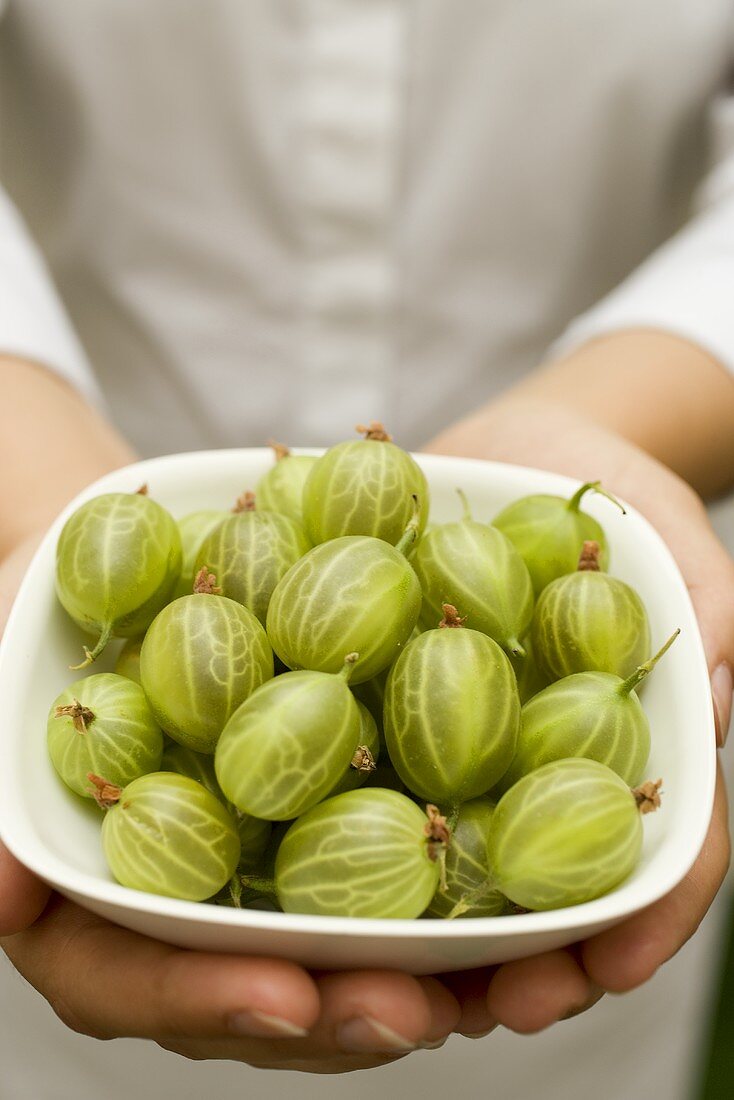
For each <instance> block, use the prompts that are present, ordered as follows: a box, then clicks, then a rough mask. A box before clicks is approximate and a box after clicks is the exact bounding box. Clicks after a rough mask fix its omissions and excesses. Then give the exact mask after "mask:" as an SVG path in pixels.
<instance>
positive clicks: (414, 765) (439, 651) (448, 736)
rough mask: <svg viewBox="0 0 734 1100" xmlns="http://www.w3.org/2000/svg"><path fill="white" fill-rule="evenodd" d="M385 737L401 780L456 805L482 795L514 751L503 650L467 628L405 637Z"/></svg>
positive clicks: (514, 721) (513, 697)
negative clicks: (407, 641) (406, 638)
mask: <svg viewBox="0 0 734 1100" xmlns="http://www.w3.org/2000/svg"><path fill="white" fill-rule="evenodd" d="M384 722H385V742H386V744H387V750H388V752H389V754H390V759H391V761H392V763H393V765H394V767H395V770H396V771H397V773H398V775H399V776H400V778H401V779H402V780H403V782H404V783H405V785H406V786H407V787H408V788H409V789H410V790H411V791H414V792H415V793H416V794H417V795H419V796H420V797H421V798H423V799H425V800H427V801H428V802H436V803H438V804H439V805H449V806H455V805H459V804H460V803H462V802H466V801H468V800H469V799H471V798H476V797H477V796H478V795H481V794H485V793H486V792H487V791H488V790H489V789H490V787H492V786H494V784H495V783H496V782H497V780H498V779H499V778H500V776H502V775H503V774H504V772H505V771H506V769H507V768H508V766H509V764H510V761H511V760H512V757H513V755H514V752H515V746H516V744H517V733H518V728H519V725H520V699H519V696H518V694H517V686H516V683H515V674H514V673H513V671H512V666H511V665H510V662H509V660H508V659H507V657H506V655H505V654H504V653H503V652H502V650H501V648H500V647H499V646H498V645H497V643H496V642H494V641H492V639H491V638H488V637H487V635H486V634H480V633H479V631H477V630H468V629H467V628H466V627H459V628H458V629H451V628H448V629H442V630H428V631H426V632H425V633H424V634H421V635H420V636H419V637H418V638H415V639H414V640H413V641H412V642H409V643H408V645H407V646H406V647H405V650H404V651H403V652H402V653H401V655H400V656H399V657H398V659H397V661H396V662H395V664H394V665H393V666H392V668H391V670H390V675H389V676H388V678H387V686H386V688H385V710H384Z"/></svg>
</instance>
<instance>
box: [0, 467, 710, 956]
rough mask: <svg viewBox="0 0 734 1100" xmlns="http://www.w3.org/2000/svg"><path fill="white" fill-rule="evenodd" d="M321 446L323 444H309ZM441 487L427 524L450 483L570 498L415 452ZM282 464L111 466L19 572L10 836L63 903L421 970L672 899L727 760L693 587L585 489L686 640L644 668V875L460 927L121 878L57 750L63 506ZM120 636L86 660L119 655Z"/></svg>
mask: <svg viewBox="0 0 734 1100" xmlns="http://www.w3.org/2000/svg"><path fill="white" fill-rule="evenodd" d="M306 453H314V454H318V453H319V452H316V451H313V452H306ZM415 457H416V459H417V461H418V462H419V463H420V465H421V466H422V467H423V469H424V471H425V474H426V476H427V478H428V481H429V484H430V487H431V519H432V521H434V522H436V521H438V522H447V521H449V520H453V519H456V518H458V517H459V516H460V514H461V506H460V503H459V500H458V498H457V495H456V491H455V490H456V488H457V487H461V488H462V489H463V490H464V491H465V492H466V494H467V496H468V498H469V501H470V503H471V505H472V509H473V513H474V515H475V517H476V518H478V519H483V520H486V521H489V520H490V519H491V518H492V517H493V516H494V515H495V513H496V512H497V511H498V510H499V509H500V508H502V507H503V506H504V505H506V504H508V503H509V502H510V501H512V500H514V499H516V498H518V497H521V496H524V495H526V494H529V493H557V494H560V495H562V496H570V495H571V493H572V492H573V491H574V490H575V489H576V488H577V483H576V482H574V481H572V480H570V479H569V478H566V477H561V476H560V475H556V474H550V473H547V472H545V471H541V470H534V469H530V468H526V467H520V466H509V465H504V464H500V463H492V462H482V461H477V460H468V459H458V458H444V457H441V456H435V455H416V456H415ZM271 464H272V455H271V452H270V451H269V450H265V449H249V450H226V451H207V452H198V453H192V454H179V455H169V456H165V457H162V458H156V459H150V460H148V461H145V462H140V463H137V464H135V465H133V466H128V467H126V468H124V469H121V470H117V471H115V472H114V473H112V474H109V475H108V476H106V477H104V478H102V479H101V480H99V481H97V482H96V483H95V484H93V485H91V486H89V487H88V488H87V489H85V490H84V492H82V493H81V494H80V495H79V496H78V497H77V498H76V500H74V501H72V503H71V504H69V506H68V507H67V508H66V510H65V511H64V512H63V513H62V515H60V516H59V518H58V519H57V520H56V522H55V523H54V524H53V526H52V527H51V529H50V530H49V532H48V534H47V535H46V537H45V539H44V541H43V543H42V544H41V546H40V547H39V549H38V551H37V553H36V555H35V558H34V559H33V562H32V564H31V566H30V568H29V570H28V573H27V574H26V577H25V579H24V581H23V584H22V586H21V588H20V591H19V593H18V597H17V599H16V602H15V605H14V607H13V610H12V613H11V616H10V619H9V622H8V625H7V629H6V631H5V636H4V638H3V642H2V646H1V647H0V697H2V700H3V717H4V721H3V725H2V733H0V836H2V838H3V841H4V842H5V844H6V845H7V847H8V848H9V849H10V850H11V851H12V852H13V853H14V855H15V856H16V857H17V858H18V859H19V860H20V861H21V862H22V863H24V864H25V865H26V866H27V867H29V868H30V869H31V870H32V871H34V872H35V873H36V874H37V875H38V876H40V877H41V878H42V879H44V880H45V881H46V882H48V883H49V884H50V885H51V886H53V887H54V888H55V889H56V890H58V891H59V892H60V893H62V894H64V895H65V896H66V897H68V898H71V899H72V900H74V901H76V902H78V903H79V904H80V905H83V906H85V907H86V908H87V909H90V910H92V911H93V912H95V913H97V914H100V915H101V916H103V917H106V918H108V919H109V920H111V921H115V922H117V923H118V924H121V925H124V926H126V927H128V928H131V929H134V930H135V931H138V932H141V933H144V934H146V935H149V936H153V937H156V938H158V939H161V940H165V941H167V942H169V943H172V944H177V945H179V946H182V947H188V948H194V949H199V950H205V951H226V952H239V953H247V954H256V955H271V956H280V957H285V958H289V959H293V960H295V961H297V962H300V963H303V964H305V965H308V966H312V967H318V968H326V969H344V968H349V967H352V966H354V965H359V967H374V966H376V967H390V968H395V969H401V970H404V971H407V972H410V973H413V974H428V973H439V972H442V971H448V970H462V969H468V968H471V967H476V966H484V965H487V964H491V963H498V962H503V961H506V960H508V959H513V958H520V957H523V956H526V955H532V954H536V953H538V952H540V951H546V950H550V949H553V948H557V947H561V946H563V945H565V944H569V943H573V942H575V941H577V940H580V939H584V938H585V937H587V936H589V935H591V934H592V933H595V932H599V931H601V930H602V929H604V928H607V927H609V926H611V925H613V924H615V923H617V922H618V921H621V920H623V919H625V918H626V917H629V916H630V915H631V914H633V913H635V912H637V911H638V910H640V909H642V908H644V907H645V906H648V905H650V904H651V903H652V902H654V901H656V900H657V899H659V898H661V897H662V896H663V895H664V894H666V893H668V891H670V890H671V889H672V888H673V887H674V886H675V885H676V884H677V883H678V882H680V880H681V879H682V878H683V877H684V875H685V874H686V872H687V871H688V870H689V868H690V867H691V865H692V864H693V862H694V860H695V859H696V856H697V855H698V852H699V850H700V848H701V845H702V844H703V841H704V837H705V835H706V830H707V827H708V823H709V820H710V817H711V810H712V805H713V792H714V781H715V770H716V752H715V736H714V720H713V710H712V703H711V692H710V686H709V678H708V672H707V667H706V660H705V656H704V652H703V646H702V643H701V638H700V635H699V631H698V626H697V623H696V619H695V615H694V612H693V607H692V605H691V601H690V599H689V596H688V591H687V589H686V585H685V583H684V581H683V578H682V577H681V575H680V572H679V571H678V568H677V566H676V564H675V562H674V560H673V558H672V556H671V554H670V551H669V550H668V549H667V547H666V546H665V544H664V543H663V541H662V540H661V538H660V537H659V535H658V534H657V533H656V532H655V531H654V529H653V528H652V527H651V526H650V524H649V523H648V522H647V521H646V520H645V519H644V518H643V517H642V516H641V515H639V514H638V513H637V512H635V511H634V510H633V509H631V508H630V509H628V511H627V514H626V515H622V514H621V513H620V512H619V511H618V510H617V509H616V508H614V507H613V506H612V505H611V504H609V502H608V501H605V500H604V499H603V498H600V497H593V496H591V495H590V496H589V497H587V498H585V501H584V506H585V508H586V509H587V510H588V511H589V512H590V513H591V514H592V515H594V516H595V517H596V518H597V519H599V520H600V521H601V522H602V523H603V525H604V527H605V530H606V532H607V535H608V538H609V544H610V548H611V571H612V572H613V573H614V574H615V575H616V576H619V577H621V578H622V579H623V580H625V581H627V582H628V583H629V584H631V585H633V586H634V587H635V588H636V589H637V591H638V592H639V593H640V595H641V596H642V599H643V600H644V602H645V605H646V607H647V610H648V614H649V617H650V625H651V631H652V639H653V649H656V648H657V647H658V646H659V645H660V644H661V643H662V641H663V640H664V639H665V638H667V637H668V636H669V635H670V634H671V633H672V632H673V630H674V629H675V628H676V627H680V628H681V635H680V638H679V639H678V640H677V641H676V643H675V645H674V646H673V648H672V649H671V650H670V652H669V653H668V654H667V655H666V657H665V660H664V661H662V662H661V663H660V665H659V666H658V668H657V669H656V671H655V674H654V676H651V677H650V680H649V682H648V683H647V684H646V687H645V692H644V706H645V710H646V712H647V714H648V717H649V719H650V724H651V734H652V751H651V755H650V761H649V765H648V777H650V778H658V776H662V777H663V779H664V797H663V806H662V809H661V810H660V811H659V812H658V813H657V814H654V815H651V816H649V817H646V818H645V823H644V834H645V839H644V846H643V852H642V858H641V861H640V863H639V866H638V867H637V869H636V870H635V872H634V874H633V875H632V876H631V877H630V878H629V879H628V880H627V881H626V882H625V883H623V885H622V886H620V887H618V888H617V889H616V890H614V891H613V892H611V893H610V894H607V895H605V896H604V897H601V898H598V899H596V900H595V901H591V902H587V903H585V904H583V905H577V906H573V907H570V908H567V909H558V910H553V911H551V912H543V913H527V914H521V915H516V916H507V917H488V918H485V917H480V918H472V919H466V920H457V921H442V920H415V921H407V920H366V919H354V918H349V919H347V918H338V917H318V916H300V915H298V914H283V913H274V912H264V911H259V910H247V909H243V910H236V909H229V908H223V907H220V906H215V905H206V904H202V903H196V902H188V901H179V900H176V899H172V898H166V897H159V896H157V895H153V894H146V893H141V892H138V891H135V890H131V889H128V888H126V887H124V886H120V885H119V884H118V883H116V882H114V881H113V880H112V878H111V875H110V873H109V871H108V869H107V865H106V863H105V860H104V857H103V854H102V847H101V842H100V827H99V826H100V815H99V811H98V810H97V809H96V807H95V806H94V805H93V804H91V802H90V803H88V802H87V801H86V800H84V799H80V798H78V797H76V796H75V795H73V794H72V793H71V792H70V791H68V790H67V789H66V788H65V787H64V785H63V784H62V783H61V781H60V780H59V779H58V777H57V776H56V774H55V772H54V770H53V768H52V766H51V763H50V760H49V757H48V753H47V750H46V719H47V714H48V709H49V707H50V705H51V702H52V701H53V699H54V698H55V697H56V695H57V694H58V693H59V692H60V691H61V690H62V689H63V688H64V687H65V686H66V685H67V684H68V683H70V682H71V681H72V680H73V679H74V674H73V673H71V672H70V671H69V668H68V666H69V664H71V663H72V662H73V660H74V659H75V658H76V656H77V655H78V654H79V653H80V651H81V650H80V647H81V644H82V636H81V634H80V632H79V631H78V629H77V628H76V627H75V626H74V624H73V623H72V622H71V621H70V620H69V619H68V617H67V616H66V614H65V612H64V611H63V609H62V608H61V606H60V604H59V602H58V600H57V599H56V595H55V590H54V563H55V549H56V542H57V540H58V537H59V533H60V531H61V528H62V526H63V524H64V522H65V521H66V519H67V518H68V516H69V515H70V514H71V513H72V512H73V511H74V510H75V509H76V508H78V507H79V505H80V504H82V503H83V502H84V501H86V500H89V499H90V498H91V497H93V496H97V495H98V494H100V493H106V492H116V491H122V492H129V491H133V490H135V489H137V488H138V487H139V486H140V485H141V484H142V483H143V482H147V484H148V485H149V486H150V490H151V494H152V496H153V497H154V498H155V499H156V500H158V501H160V503H162V504H163V505H165V506H166V507H167V508H168V509H169V510H170V511H171V512H172V514H173V515H174V516H176V517H180V516H182V515H185V514H186V513H187V512H192V511H195V510H197V509H201V508H218V507H221V508H227V507H229V505H230V504H231V502H232V500H234V499H235V498H236V497H237V496H238V495H239V493H240V492H241V491H242V490H243V488H247V487H250V486H254V485H255V484H256V482H257V480H258V479H259V478H260V476H261V475H262V474H263V473H264V472H265V471H266V469H268V467H269V466H270V465H271ZM117 648H118V646H117V645H116V646H114V647H113V646H112V645H111V646H110V647H109V653H107V654H105V655H104V656H103V658H101V659H100V660H99V661H98V662H97V663H96V664H95V666H94V670H93V671H105V670H107V669H109V668H111V667H112V663H113V661H114V656H115V652H116V649H117Z"/></svg>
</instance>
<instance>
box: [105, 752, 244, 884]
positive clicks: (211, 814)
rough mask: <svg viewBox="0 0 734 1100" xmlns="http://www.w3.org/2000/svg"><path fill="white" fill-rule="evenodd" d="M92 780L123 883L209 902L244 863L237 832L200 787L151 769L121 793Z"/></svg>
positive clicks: (109, 854)
mask: <svg viewBox="0 0 734 1100" xmlns="http://www.w3.org/2000/svg"><path fill="white" fill-rule="evenodd" d="M89 779H90V781H91V782H92V783H93V784H94V786H95V788H96V795H95V797H96V798H97V802H98V803H99V805H100V806H101V807H102V808H103V809H105V810H107V813H106V814H105V819H104V821H103V822H102V848H103V850H104V854H105V858H106V860H107V863H108V866H109V868H110V871H111V872H112V874H113V875H114V877H115V878H116V879H117V881H118V882H119V883H121V885H122V886H128V887H130V889H132V890H146V891H147V892H148V893H150V894H162V895H164V896H165V897H169V898H183V899H186V900H188V901H204V900H205V899H206V898H211V897H213V896H214V894H216V893H218V891H219V890H221V889H222V887H223V886H224V885H225V884H226V883H227V882H229V880H230V879H231V878H232V875H233V874H234V872H235V870H236V868H237V864H238V862H239V858H240V839H239V836H238V835H237V828H236V825H235V823H234V821H233V820H232V817H231V815H230V814H228V813H227V811H226V810H225V808H224V806H223V805H222V804H221V802H220V801H219V800H218V799H217V798H215V797H214V795H213V794H211V792H210V791H208V790H207V789H206V787H204V786H203V785H202V784H201V783H197V781H196V780H195V779H190V778H189V777H188V776H186V775H175V774H174V773H172V772H153V773H152V774H151V775H144V776H141V778H140V779H135V780H133V782H132V783H129V784H127V785H126V786H125V787H124V788H121V787H119V786H117V785H114V784H111V783H108V782H107V781H106V780H105V779H104V778H102V777H100V776H97V775H92V774H90V776H89Z"/></svg>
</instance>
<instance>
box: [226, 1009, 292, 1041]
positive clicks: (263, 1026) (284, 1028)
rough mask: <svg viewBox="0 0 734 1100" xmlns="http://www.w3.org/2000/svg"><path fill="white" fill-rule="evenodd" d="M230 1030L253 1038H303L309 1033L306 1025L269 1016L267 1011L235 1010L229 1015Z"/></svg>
mask: <svg viewBox="0 0 734 1100" xmlns="http://www.w3.org/2000/svg"><path fill="white" fill-rule="evenodd" d="M229 1030H230V1031H233V1032H234V1034H235V1035H248V1036H250V1038H252V1039H303V1038H305V1037H306V1035H308V1031H307V1030H306V1028H305V1027H299V1026H298V1024H294V1023H292V1022H291V1021H290V1020H284V1019H283V1018H282V1017H281V1016H269V1015H268V1013H267V1012H254V1011H250V1012H235V1013H234V1014H233V1015H232V1016H230V1017H229Z"/></svg>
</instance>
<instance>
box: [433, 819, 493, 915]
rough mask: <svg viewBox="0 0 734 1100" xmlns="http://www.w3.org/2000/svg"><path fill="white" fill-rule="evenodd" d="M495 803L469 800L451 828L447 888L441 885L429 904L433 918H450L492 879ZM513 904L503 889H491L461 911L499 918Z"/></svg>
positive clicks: (463, 913)
mask: <svg viewBox="0 0 734 1100" xmlns="http://www.w3.org/2000/svg"><path fill="white" fill-rule="evenodd" d="M494 808H495V803H494V802H492V801H491V799H489V798H475V799H473V800H472V801H471V802H465V803H464V805H463V806H462V807H461V809H460V810H459V816H458V818H457V820H456V823H455V824H454V827H453V829H452V831H451V843H450V845H449V847H448V850H447V852H446V889H445V890H443V889H441V887H439V889H438V890H436V893H435V894H434V895H433V899H432V901H431V904H430V905H429V906H428V916H429V917H443V918H446V917H448V915H449V913H451V911H452V910H453V908H454V906H456V905H459V904H461V903H462V902H463V901H464V900H465V899H467V901H468V898H469V896H470V895H472V894H474V893H475V892H476V891H480V890H481V889H482V887H483V886H484V885H485V884H486V883H487V880H488V879H489V878H490V875H491V870H490V866H489V855H488V851H487V837H488V836H489V827H490V824H491V822H492V817H493V815H494ZM508 908H509V903H508V901H507V898H506V897H505V896H504V894H501V893H500V892H499V890H493V889H488V890H487V891H486V893H482V895H481V897H478V898H477V900H476V901H474V902H472V903H468V905H467V908H466V909H465V910H464V911H463V912H461V913H460V914H458V915H459V916H462V917H498V916H500V915H501V914H502V913H506V912H507V911H508Z"/></svg>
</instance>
